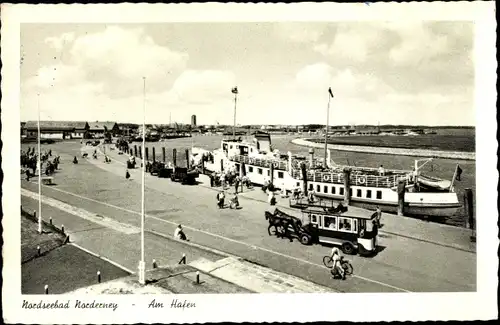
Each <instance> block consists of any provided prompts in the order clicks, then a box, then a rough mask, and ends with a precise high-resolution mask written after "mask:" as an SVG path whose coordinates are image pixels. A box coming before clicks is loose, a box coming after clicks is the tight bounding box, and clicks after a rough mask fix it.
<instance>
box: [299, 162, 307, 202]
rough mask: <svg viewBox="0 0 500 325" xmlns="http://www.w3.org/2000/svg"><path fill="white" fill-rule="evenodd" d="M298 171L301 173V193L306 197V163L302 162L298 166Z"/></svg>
mask: <svg viewBox="0 0 500 325" xmlns="http://www.w3.org/2000/svg"><path fill="white" fill-rule="evenodd" d="M300 170H301V172H302V181H303V186H304V188H303V192H304V195H305V196H307V169H306V163H305V162H302V163H301V164H300Z"/></svg>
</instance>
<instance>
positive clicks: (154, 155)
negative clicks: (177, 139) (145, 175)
mask: <svg viewBox="0 0 500 325" xmlns="http://www.w3.org/2000/svg"><path fill="white" fill-rule="evenodd" d="M155 161H156V153H155V147H153V162H155Z"/></svg>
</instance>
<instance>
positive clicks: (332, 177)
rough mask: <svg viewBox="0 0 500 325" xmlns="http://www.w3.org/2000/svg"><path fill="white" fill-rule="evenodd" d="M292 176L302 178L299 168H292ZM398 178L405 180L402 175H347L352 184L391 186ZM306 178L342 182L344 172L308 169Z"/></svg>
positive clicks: (317, 180) (333, 182)
mask: <svg viewBox="0 0 500 325" xmlns="http://www.w3.org/2000/svg"><path fill="white" fill-rule="evenodd" d="M292 177H293V178H295V179H299V180H302V179H303V177H302V173H301V171H300V170H299V169H292ZM400 179H403V180H405V181H407V178H406V177H405V176H404V175H390V176H376V175H362V174H351V175H350V176H349V183H350V184H351V185H354V186H365V187H378V188H392V187H395V186H397V185H398V182H399V180H400ZM307 180H308V181H310V182H322V183H332V184H344V173H341V172H340V173H335V172H315V171H308V172H307Z"/></svg>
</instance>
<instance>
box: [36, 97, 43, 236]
mask: <svg viewBox="0 0 500 325" xmlns="http://www.w3.org/2000/svg"><path fill="white" fill-rule="evenodd" d="M37 110H38V233H39V234H41V233H42V160H41V154H42V151H41V149H40V147H41V146H40V142H41V140H40V138H41V136H42V135H41V133H40V94H37Z"/></svg>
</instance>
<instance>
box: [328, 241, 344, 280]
mask: <svg viewBox="0 0 500 325" xmlns="http://www.w3.org/2000/svg"><path fill="white" fill-rule="evenodd" d="M330 258H331V259H332V260H333V266H332V270H335V269H336V270H337V271H338V273H339V274H340V275H341V276H342V280H345V271H344V268H343V267H342V264H341V263H340V261H341V257H340V252H339V249H338V248H337V247H334V248H332V254H331V255H330Z"/></svg>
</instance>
